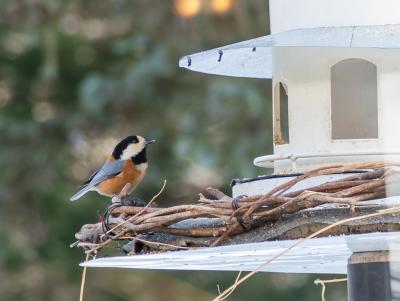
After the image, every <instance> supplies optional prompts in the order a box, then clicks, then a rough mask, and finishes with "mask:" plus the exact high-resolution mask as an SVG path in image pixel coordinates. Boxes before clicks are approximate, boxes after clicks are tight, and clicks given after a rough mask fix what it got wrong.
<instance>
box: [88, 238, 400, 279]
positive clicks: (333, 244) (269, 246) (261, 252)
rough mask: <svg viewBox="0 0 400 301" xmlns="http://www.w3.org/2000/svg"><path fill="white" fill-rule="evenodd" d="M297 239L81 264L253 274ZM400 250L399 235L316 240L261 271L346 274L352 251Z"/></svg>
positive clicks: (294, 249)
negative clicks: (245, 272) (252, 272)
mask: <svg viewBox="0 0 400 301" xmlns="http://www.w3.org/2000/svg"><path fill="white" fill-rule="evenodd" d="M295 242H296V240H287V241H268V242H262V243H251V244H241V245H232V246H224V247H216V248H199V249H193V250H188V251H176V252H168V253H157V254H149V255H138V256H124V257H108V258H107V257H106V258H99V259H95V260H91V261H88V262H84V263H81V266H87V267H108V268H110V267H112V268H130V269H156V270H207V271H253V270H255V269H257V268H259V267H260V266H261V265H263V264H264V263H265V262H266V261H268V260H270V259H271V258H273V257H274V256H276V255H278V254H279V253H281V252H282V251H284V250H285V249H286V248H288V247H290V246H292V245H293V244H294V243H295ZM385 250H392V251H393V250H396V251H399V250H400V232H390V233H368V234H357V235H349V236H335V237H324V238H314V239H310V240H307V241H305V242H303V243H301V244H300V245H299V246H297V247H295V248H293V249H292V250H290V251H289V252H287V253H286V254H285V255H282V256H281V257H280V258H278V259H276V260H274V261H273V262H271V263H270V264H268V265H264V266H263V267H262V268H261V271H264V272H280V273H320V274H323V273H327V274H346V272H347V268H346V267H347V260H348V258H349V256H350V255H351V253H352V251H357V252H366V251H385Z"/></svg>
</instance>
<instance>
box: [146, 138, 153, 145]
mask: <svg viewBox="0 0 400 301" xmlns="http://www.w3.org/2000/svg"><path fill="white" fill-rule="evenodd" d="M154 142H156V140H154V139H152V140H147V139H146V140H145V141H144V145H149V144H152V143H154Z"/></svg>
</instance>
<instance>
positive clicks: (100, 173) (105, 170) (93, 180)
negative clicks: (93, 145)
mask: <svg viewBox="0 0 400 301" xmlns="http://www.w3.org/2000/svg"><path fill="white" fill-rule="evenodd" d="M124 163H125V161H123V160H116V161H110V162H106V163H105V164H104V165H103V166H102V167H101V168H100V169H99V170H97V171H95V172H94V173H93V174H92V175H91V176H90V178H89V180H90V181H89V180H88V181H87V182H85V183H84V187H83V188H82V189H81V190H79V191H78V192H77V193H76V194H74V195H73V196H72V197H71V198H70V201H76V200H78V199H79V198H80V197H82V196H83V195H84V194H86V193H87V192H88V191H90V190H91V189H92V188H93V187H95V186H96V185H98V184H100V183H101V182H103V181H105V180H107V179H109V178H112V177H114V176H116V175H118V174H119V173H120V172H121V171H122V168H123V167H124Z"/></svg>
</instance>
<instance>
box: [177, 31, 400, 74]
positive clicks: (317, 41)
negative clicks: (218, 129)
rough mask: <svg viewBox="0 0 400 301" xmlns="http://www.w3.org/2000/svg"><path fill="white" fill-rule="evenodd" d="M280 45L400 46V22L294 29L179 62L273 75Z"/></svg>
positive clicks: (209, 68) (196, 68)
mask: <svg viewBox="0 0 400 301" xmlns="http://www.w3.org/2000/svg"><path fill="white" fill-rule="evenodd" d="M279 47H329V48H378V49H398V48H400V24H392V25H368V26H339V27H333V26H332V27H318V28H304V29H294V30H289V31H284V32H279V33H276V34H271V35H267V36H263V37H259V38H255V39H251V40H247V41H243V42H239V43H235V44H230V45H227V46H223V47H219V48H215V49H211V50H207V51H203V52H199V53H195V54H191V55H187V56H184V57H182V58H181V59H180V60H179V66H180V67H183V68H187V69H189V70H192V71H197V72H203V73H209V74H217V75H225V76H235V77H251V78H272V66H273V63H272V60H273V59H272V52H273V49H274V48H279Z"/></svg>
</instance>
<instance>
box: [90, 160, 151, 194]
mask: <svg viewBox="0 0 400 301" xmlns="http://www.w3.org/2000/svg"><path fill="white" fill-rule="evenodd" d="M146 170H147V163H142V164H139V165H135V164H134V163H133V162H132V160H126V162H125V164H124V167H123V169H122V172H121V173H120V174H119V175H117V176H115V177H112V178H110V179H108V180H105V181H103V182H101V183H100V184H99V185H97V191H98V192H99V193H100V194H103V195H106V196H113V195H114V194H118V193H120V192H121V190H122V188H124V186H125V185H126V184H127V183H131V184H132V189H131V191H132V190H133V189H134V188H135V187H136V186H137V185H138V184H139V183H140V182H141V181H142V180H143V177H144V176H145V174H146ZM131 191H130V192H131Z"/></svg>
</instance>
